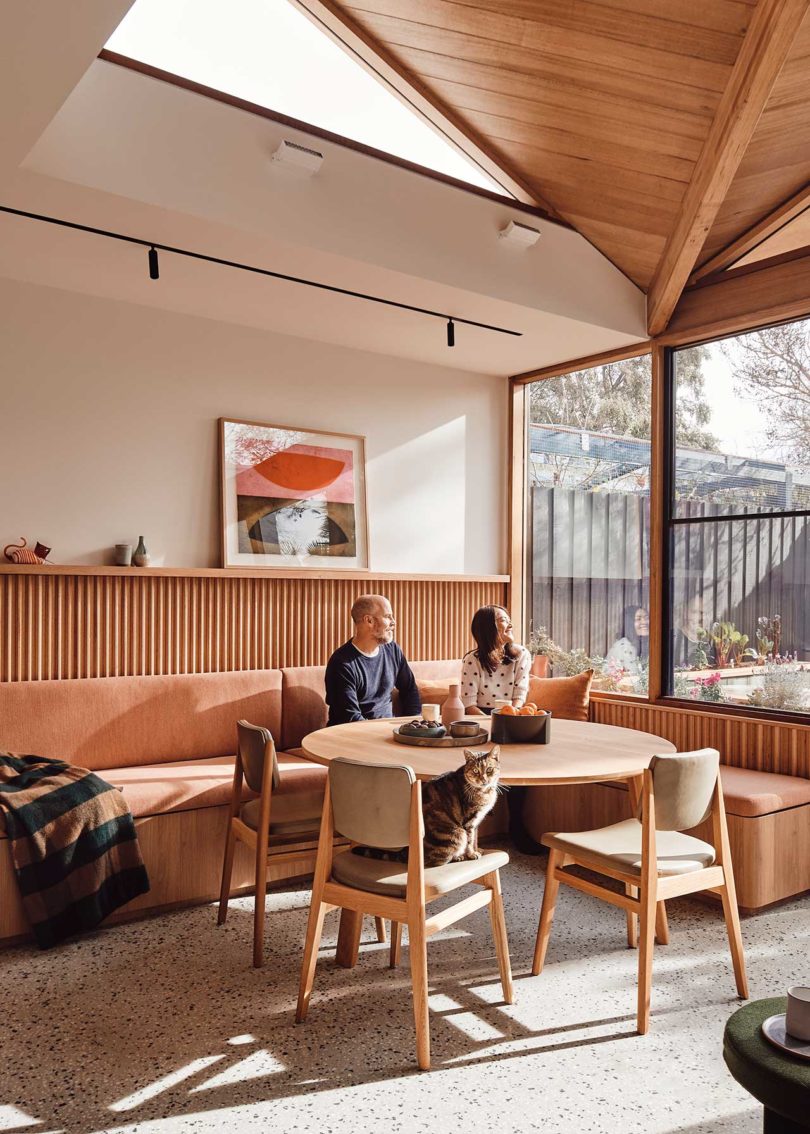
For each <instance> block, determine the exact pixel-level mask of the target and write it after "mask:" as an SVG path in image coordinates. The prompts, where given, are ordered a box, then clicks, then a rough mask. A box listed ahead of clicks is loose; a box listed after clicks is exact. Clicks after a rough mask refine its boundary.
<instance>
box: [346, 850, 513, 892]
mask: <svg viewBox="0 0 810 1134" xmlns="http://www.w3.org/2000/svg"><path fill="white" fill-rule="evenodd" d="M508 862H509V855H508V854H507V853H506V851H488V852H487V853H486V854H482V856H481V858H476V859H472V860H470V861H469V862H448V863H447V865H446V866H429V867H426V869H425V892H426V894H427V895H428V896H432V897H435V896H436V895H438V894H449V893H450V891H451V890H456V889H458V887H459V886H466V885H467V884H468V883H469V882H475V881H476V880H477V879H478V878H481V877H483V875H484V874H489V873H491V872H492V871H493V870H500V868H501V867H502V866H506V865H507V864H508ZM332 878H333V879H334V881H335V882H342V883H343V885H344V886H352V887H353V888H354V889H355V890H365V891H366V892H367V893H371V894H387V895H388V896H389V897H392V898H404V897H405V888H406V886H407V883H408V866H407V863H403V862H385V861H383V860H382V859H379V858H364V857H363V856H362V855H359V854H352V853H351V851H345V852H343V853H341V854H336V855H335V857H334V860H333V862H332Z"/></svg>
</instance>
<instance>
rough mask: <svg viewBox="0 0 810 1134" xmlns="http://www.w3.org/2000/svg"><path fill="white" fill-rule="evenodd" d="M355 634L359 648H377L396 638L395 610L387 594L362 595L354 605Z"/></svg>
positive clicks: (354, 637) (353, 638) (353, 639)
mask: <svg viewBox="0 0 810 1134" xmlns="http://www.w3.org/2000/svg"><path fill="white" fill-rule="evenodd" d="M352 622H354V635H353V636H352V641H353V642H354V644H355V646H357V648H358V649H359V650H365V651H367V652H368V651H370V650H376V648H377V647H378V646H379V645H381V644H382V643H383V642H392V641H393V640H394V627H395V626H396V622H395V621H394V612H393V610H391V603H390V602H389V601H388V599H387V598H386V597H385V595H360V597H359V598H358V599H355V602H354V605H353V606H352Z"/></svg>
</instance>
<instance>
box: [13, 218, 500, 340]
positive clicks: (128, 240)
mask: <svg viewBox="0 0 810 1134" xmlns="http://www.w3.org/2000/svg"><path fill="white" fill-rule="evenodd" d="M3 213H6V214H7V215H9V216H13V217H26V218H27V219H28V220H33V221H42V222H43V223H44V224H53V225H56V226H58V227H59V228H69V229H71V230H73V231H74V232H87V233H91V234H93V235H94V236H104V237H107V239H109V240H120V241H123V243H125V244H137V245H138V247H139V248H147V249H148V251H149V278H150V279H151V280H159V279H160V265H159V264H158V249H157V247H156V246H155V245H154V244H152V243H150V242H149V241H147V240H145V239H144V238H143V237H141V236H130V235H129V234H128V233H126V232H111V231H110V229H107V228H95V227H94V226H93V225H89V224H79V223H78V222H77V221H70V220H64V219H63V218H62V217H48V216H44V215H43V214H42V213H29V212H27V211H26V210H25V209H13V208H12V207H11V205H0V214H3ZM160 250H161V251H162V252H171V254H172V255H173V256H186V257H187V258H188V259H190V260H200V261H201V262H203V263H206V264H219V265H220V266H222V267H223V268H236V269H238V270H239V271H242V272H251V273H252V274H254V275H258V276H266V277H267V278H269V279H274V280H286V281H287V282H288V283H294V284H302V285H303V286H304V287H314V288H317V289H318V291H328V292H332V293H333V294H334V295H346V296H350V297H351V298H352V299H362V300H365V301H366V302H367V303H379V304H381V305H383V306H385V307H395V308H397V309H398V310H399V311H413V312H415V313H416V314H418V315H429V316H430V317H431V318H432V319H446V320H447V345H448V346H449V347H452V346H455V345H456V328H455V321H457V322H459V323H463V324H464V326H465V327H480V328H481V330H483V331H494V332H495V333H496V334H498V335H510V336H513V337H516V338H520V336H521V334H522V332H521V331H511V330H509V329H508V328H507V327H496V326H493V324H492V323H479V322H478V321H477V320H476V319H464V318H462V316H460V315H459V316H458V317H457V320H454V319H453V318H452V317H451V316H449V315H445V314H444V312H443V311H434V310H433V309H432V308H430V307H416V306H414V304H412V303H402V302H400V300H398V299H386V298H385V297H384V296H382V295H369V294H368V292H363V291H352V290H351V289H350V288H347V287H338V286H337V285H335V284H331V283H322V282H321V281H320V280H308V279H304V278H303V277H301V276H292V275H288V274H287V273H286V272H275V271H273V270H272V268H262V267H259V265H257V264H243V263H240V262H239V261H238V260H226V259H224V258H223V257H221V256H210V255H208V253H206V252H195V251H193V250H192V249H191V248H177V247H175V246H174V245H171V244H161V245H160Z"/></svg>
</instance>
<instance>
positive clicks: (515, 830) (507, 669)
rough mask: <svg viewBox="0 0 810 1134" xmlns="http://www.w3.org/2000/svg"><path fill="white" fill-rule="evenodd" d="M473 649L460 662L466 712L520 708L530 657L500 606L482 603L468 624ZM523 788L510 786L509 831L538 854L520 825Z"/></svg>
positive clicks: (517, 842)
mask: <svg viewBox="0 0 810 1134" xmlns="http://www.w3.org/2000/svg"><path fill="white" fill-rule="evenodd" d="M470 631H471V633H472V636H473V638H474V639H475V644H476V648H475V649H474V650H470V652H469V653H468V654H466V655H465V657H464V660H463V661H462V663H461V690H460V693H461V699H462V701H463V702H464V704H465V706H466V711H467V712H468V713H472V714H475V713H478V714H481V713H485V714H487V715H489V714H490V713H491V712H492V710H493V709H494V708H495V707H496V706H497V704H498V703H499V702H501V703H503V702H506V703H507V704H510V705H514V707H515V708H516V709H519V708H520V707H521V706H522V705H523V703H524V702H525V700H526V696H527V694H528V692H529V672H530V670H531V664H532V659H531V656H530V654H529V651H528V650H527V649H526V647H525V646H519V645H517V644H516V643H515V632H514V628H513V627H512V619H511V618H510V617H509V614H508V612H507V611H506V610H504V608H503V607H502V606H482V607H481V608H480V609H479V610H477V611H476V612H475V614H474V615H473V620H472V626H471V627H470ZM525 797H526V788H523V787H510V789H509V791H508V792H507V794H506V802H507V803H508V805H509V834H510V836H511V839H512V842H513V843H514V844H515V846H516V847H517V849H518V850H519V851H522V852H523V853H524V854H540V853H541V852H542V847H541V846H540V845H539V844H538V843H536V842H535V841H534V839H533V838H532V837H531V835H530V834H529V833H528V831H527V830H526V828H525V827H524V826H523V801H524V799H525Z"/></svg>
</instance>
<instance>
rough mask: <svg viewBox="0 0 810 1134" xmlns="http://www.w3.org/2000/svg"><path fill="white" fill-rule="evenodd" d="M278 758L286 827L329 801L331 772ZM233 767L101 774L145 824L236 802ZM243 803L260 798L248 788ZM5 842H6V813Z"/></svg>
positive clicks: (178, 763) (158, 767)
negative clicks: (317, 802) (321, 800)
mask: <svg viewBox="0 0 810 1134" xmlns="http://www.w3.org/2000/svg"><path fill="white" fill-rule="evenodd" d="M277 759H278V768H279V772H280V775H281V783H280V785H279V787H277V788H274V790H273V797H272V805H271V808H272V810H271V821H273V822H276V823H282V822H287V821H291V820H295V819H297V818H298V817H299V812H301V811H304V812H306V813H307V814H310V813H311V805H312V800H313V797H314V796H315V795H318V794H319V795H320V796H321V797H323V792H324V787H325V785H326V768H325V767H323V766H322V765H320V764H313V763H312V762H311V761H309V760H305V759H303V758H302V757H301V756H295V755H292V754H291V753H289V752H279V753H278V756H277ZM233 765H234V757H233V756H216V757H214V758H213V759H208V760H173V761H172V762H171V763H170V764H132V765H130V766H129V767H127V768H107V769H105V770H104V771H101V772H99V773H98V774H99V775H100V776H101V777H102V779H105V780H106V781H107V783H110V784H114V785H115V787H120V788H122V789H123V792H124V798H125V799H126V801H127V804H128V805H129V809H130V811H131V812H132V814H133V815H134V816H135V818H136V819H140V818H145V817H146V816H152V815H164V814H166V813H167V812H171V811H195V810H197V809H198V808H201V807H222V806H224V805H226V804H228V803H230V800H231V790H232V787H233ZM242 798H243V799H244V800H249V799H253V798H255V793H254V792H252V791H251V790H250V789H249V788H248V786H247V785H246V784H244V785H243V787H242ZM0 837H5V824H4V823H3V819H2V812H0Z"/></svg>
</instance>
